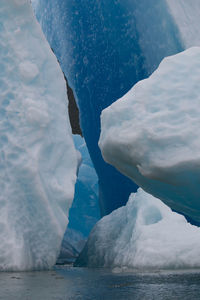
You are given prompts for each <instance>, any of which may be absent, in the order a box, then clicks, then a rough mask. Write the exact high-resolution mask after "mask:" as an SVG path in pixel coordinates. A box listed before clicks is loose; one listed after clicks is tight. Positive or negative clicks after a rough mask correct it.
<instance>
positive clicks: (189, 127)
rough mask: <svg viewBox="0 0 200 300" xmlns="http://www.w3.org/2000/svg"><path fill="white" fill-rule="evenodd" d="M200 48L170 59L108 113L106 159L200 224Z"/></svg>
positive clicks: (104, 129)
mask: <svg viewBox="0 0 200 300" xmlns="http://www.w3.org/2000/svg"><path fill="white" fill-rule="evenodd" d="M199 78H200V48H198V47H194V48H191V49H188V50H186V51H184V52H182V53H180V54H177V55H175V56H171V57H168V58H165V59H164V60H163V61H162V63H161V64H160V66H159V68H158V69H157V70H156V71H155V72H154V73H153V74H152V75H151V76H150V77H149V78H148V79H146V80H143V81H140V82H138V83H137V84H136V85H135V86H134V87H133V88H132V89H131V90H130V91H129V92H128V93H127V94H126V95H125V96H124V97H122V98H121V99H120V100H118V101H117V102H115V103H114V104H112V105H111V106H110V107H109V108H107V109H106V110H104V111H103V113H102V120H101V121H102V132H101V138H100V147H101V149H102V153H103V156H104V158H105V160H106V161H107V162H109V163H111V164H112V165H114V166H115V167H116V168H117V169H119V170H120V171H121V172H122V173H124V174H126V175H127V176H128V177H130V178H132V180H133V181H134V182H136V183H137V184H138V185H139V186H141V187H142V188H143V189H144V190H146V191H147V192H149V193H151V194H152V195H154V196H156V197H158V198H160V199H162V200H163V201H164V202H165V203H166V204H168V205H169V206H170V207H171V208H173V209H175V210H177V211H179V212H181V213H184V214H186V215H188V216H189V217H191V218H192V219H193V220H195V221H200V214H199V211H200V133H199V126H200V86H199Z"/></svg>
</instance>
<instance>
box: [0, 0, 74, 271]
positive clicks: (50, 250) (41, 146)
mask: <svg viewBox="0 0 200 300" xmlns="http://www.w3.org/2000/svg"><path fill="white" fill-rule="evenodd" d="M0 94H1V98H0V116H1V118H0V188H1V195H0V207H1V210H0V240H1V245H0V270H1V271H5V270H6V271H8V270H15V271H16V270H20V271H21V270H35V269H37V270H38V269H48V268H50V267H52V266H53V265H54V264H55V262H56V258H57V256H58V254H59V250H60V245H61V242H62V238H63V235H64V232H65V229H66V226H67V223H68V211H69V208H70V206H71V202H72V200H73V195H74V185H75V181H76V170H77V153H76V150H75V148H74V144H73V139H72V134H71V128H70V125H69V119H68V111H67V96H66V85H65V80H64V77H63V74H62V71H61V70H60V67H59V64H58V63H57V59H56V57H55V56H54V55H53V53H52V51H51V49H50V47H49V45H48V43H47V41H46V40H45V37H44V35H43V33H42V31H41V29H40V26H39V24H38V23H37V21H36V19H35V17H34V15H33V12H32V7H31V4H30V1H28V0H12V1H8V0H1V1H0Z"/></svg>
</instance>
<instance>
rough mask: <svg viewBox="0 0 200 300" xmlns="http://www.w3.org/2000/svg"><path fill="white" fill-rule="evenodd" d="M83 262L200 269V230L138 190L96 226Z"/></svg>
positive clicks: (89, 264) (88, 263)
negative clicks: (124, 203) (125, 203)
mask: <svg viewBox="0 0 200 300" xmlns="http://www.w3.org/2000/svg"><path fill="white" fill-rule="evenodd" d="M80 259H81V260H82V261H84V262H86V265H87V266H90V267H91V266H92V267H96V266H104V267H111V268H112V267H114V268H116V267H120V268H123V267H128V268H139V269H141V268H142V269H143V268H145V269H148V268H153V269H154V268H155V269H157V268H159V269H162V268H164V269H165V268H168V269H179V268H188V267H190V268H194V267H200V229H199V228H198V227H196V226H193V225H191V224H189V223H187V221H186V220H185V218H184V217H183V216H181V215H179V214H177V213H174V212H172V211H171V209H170V208H168V207H167V206H166V205H165V204H163V203H162V202H161V201H160V200H159V199H156V198H154V197H153V196H151V195H149V194H147V193H146V192H144V191H143V190H142V189H139V190H138V192H137V193H136V194H131V196H130V198H129V201H128V203H127V205H126V206H124V207H121V208H119V209H117V210H115V211H113V212H112V213H111V214H110V215H108V216H106V217H104V218H102V219H101V220H100V221H99V222H98V223H97V224H96V226H95V228H94V229H93V231H92V233H91V235H90V237H89V240H88V242H87V247H86V248H85V250H84V252H83V253H82V256H81V257H80Z"/></svg>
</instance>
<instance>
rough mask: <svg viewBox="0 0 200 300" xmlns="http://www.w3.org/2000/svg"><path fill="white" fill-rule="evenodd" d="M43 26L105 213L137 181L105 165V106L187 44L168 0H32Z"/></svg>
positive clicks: (124, 197)
mask: <svg viewBox="0 0 200 300" xmlns="http://www.w3.org/2000/svg"><path fill="white" fill-rule="evenodd" d="M33 4H34V6H35V8H36V14H37V17H38V19H39V20H40V23H41V25H42V28H43V31H44V33H45V35H46V36H47V39H48V41H49V43H50V45H51V47H52V48H53V50H54V52H55V54H56V56H57V58H58V60H59V61H60V64H61V67H62V70H63V71H64V73H65V74H66V77H67V78H68V80H69V83H70V85H71V86H72V88H73V90H74V92H75V94H76V99H77V100H78V106H79V109H80V118H81V127H82V130H83V135H84V137H85V140H86V143H87V146H88V149H89V152H90V155H91V158H92V161H93V163H94V166H95V169H96V171H97V174H98V177H99V191H100V192H99V195H100V206H101V212H102V215H104V214H107V213H109V212H111V211H112V210H113V209H115V208H117V207H119V206H121V205H122V204H125V203H126V201H127V199H128V196H129V194H130V192H132V191H135V190H136V188H137V186H136V185H134V184H133V183H131V181H129V180H128V179H127V178H126V177H124V176H122V175H121V174H120V173H118V172H117V171H116V170H115V169H114V168H113V167H111V166H109V165H108V164H106V163H105V162H104V161H103V159H102V156H101V153H100V150H99V148H98V139H99V134H100V114H101V111H102V110H103V109H104V108H106V107H107V106H109V105H110V104H111V103H113V102H114V101H116V100H117V99H118V98H120V97H121V96H122V95H124V94H125V93H126V92H127V91H128V90H129V89H130V88H131V87H132V86H133V85H134V84H135V83H136V82H138V81H139V80H141V79H144V78H146V77H147V76H148V75H150V74H151V73H152V72H153V71H154V70H155V69H156V68H157V66H158V65H159V63H160V61H161V60H162V59H163V58H164V57H165V56H168V55H171V54H174V53H177V52H179V51H181V50H183V49H184V44H183V43H182V38H181V35H180V32H179V29H178V27H177V24H176V23H175V21H174V17H173V15H172V13H171V12H170V10H169V7H168V5H167V2H166V1H165V0H148V1H147V0H141V1H136V0H119V1H107V0H102V1H97V0H95V1H91V0H72V1H67V0H64V1H60V0H54V1H51V0H39V1H38V0H37V1H36V2H35V1H33Z"/></svg>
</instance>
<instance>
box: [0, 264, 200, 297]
mask: <svg viewBox="0 0 200 300" xmlns="http://www.w3.org/2000/svg"><path fill="white" fill-rule="evenodd" d="M0 299H1V300H8V299H9V300H10V299H13V300H130V299H131V300H132V299H134V300H135V299H138V300H151V299H155V300H159V299H161V300H165V299H169V300H172V299H176V300H177V299H181V300H184V299H188V300H196V299H200V271H199V270H193V271H184V270H183V271H179V272H174V271H160V272H158V271H157V272H151V273H150V272H123V273H120V272H116V271H115V272H112V271H111V270H106V269H83V268H72V267H56V268H55V269H54V270H53V271H48V272H27V273H0Z"/></svg>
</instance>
